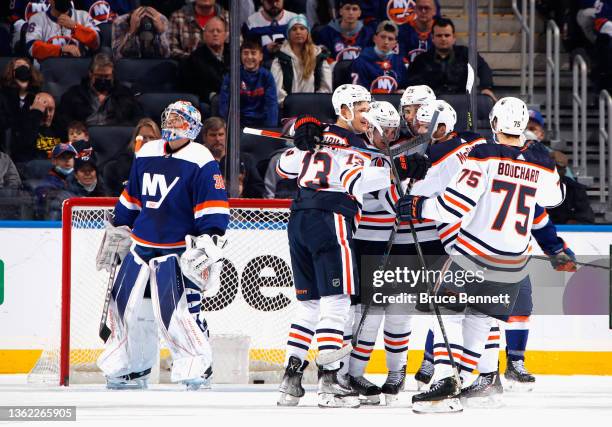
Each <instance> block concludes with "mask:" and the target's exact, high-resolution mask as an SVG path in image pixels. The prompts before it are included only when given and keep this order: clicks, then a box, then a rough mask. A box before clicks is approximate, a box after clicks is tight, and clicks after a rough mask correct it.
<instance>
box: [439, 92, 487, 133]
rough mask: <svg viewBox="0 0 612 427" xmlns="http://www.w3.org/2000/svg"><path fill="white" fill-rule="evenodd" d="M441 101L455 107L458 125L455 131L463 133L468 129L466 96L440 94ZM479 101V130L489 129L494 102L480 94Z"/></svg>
mask: <svg viewBox="0 0 612 427" xmlns="http://www.w3.org/2000/svg"><path fill="white" fill-rule="evenodd" d="M438 98H439V99H443V100H445V101H446V102H448V103H449V104H451V105H452V106H453V108H454V109H455V111H456V112H457V124H456V125H455V130H458V131H463V130H466V129H467V112H468V100H467V97H466V96H465V95H464V94H440V95H438ZM477 100H478V122H477V124H476V126H477V127H478V128H484V129H486V128H488V127H489V112H490V111H491V108H493V100H492V99H491V98H489V97H488V96H486V95H481V94H479V95H478V96H477Z"/></svg>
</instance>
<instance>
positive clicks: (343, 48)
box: [317, 22, 374, 62]
mask: <svg viewBox="0 0 612 427" xmlns="http://www.w3.org/2000/svg"><path fill="white" fill-rule="evenodd" d="M373 35H374V31H373V30H372V28H371V27H369V26H361V29H360V30H358V31H356V32H355V33H354V34H353V35H352V36H347V35H345V34H342V32H341V31H340V25H339V24H338V23H337V22H330V23H329V24H328V25H326V26H325V27H323V29H322V30H321V31H320V32H319V34H318V37H317V42H318V43H319V44H322V45H323V46H325V47H326V48H327V50H329V52H331V57H330V58H329V62H333V61H352V60H354V59H355V58H357V57H358V56H359V53H361V50H362V49H363V48H365V47H368V46H371V45H372V36H373Z"/></svg>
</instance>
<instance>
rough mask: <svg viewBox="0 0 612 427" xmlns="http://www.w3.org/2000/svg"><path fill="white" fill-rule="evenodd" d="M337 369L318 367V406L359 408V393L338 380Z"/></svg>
mask: <svg viewBox="0 0 612 427" xmlns="http://www.w3.org/2000/svg"><path fill="white" fill-rule="evenodd" d="M338 371H339V369H334V370H323V369H321V368H319V391H318V393H319V407H321V408H359V405H360V403H359V394H358V393H357V392H356V391H354V390H353V389H351V388H350V387H346V386H343V385H342V384H340V382H339V381H338Z"/></svg>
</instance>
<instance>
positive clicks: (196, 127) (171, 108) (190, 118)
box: [161, 101, 202, 142]
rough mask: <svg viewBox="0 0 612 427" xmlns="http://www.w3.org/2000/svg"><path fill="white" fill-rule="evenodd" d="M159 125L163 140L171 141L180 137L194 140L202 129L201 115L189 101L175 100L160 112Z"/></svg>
mask: <svg viewBox="0 0 612 427" xmlns="http://www.w3.org/2000/svg"><path fill="white" fill-rule="evenodd" d="M161 125H162V131H161V137H162V139H163V140H164V141H167V142H172V141H176V140H177V139H182V138H187V139H190V140H194V139H196V138H197V136H198V135H199V134H200V130H201V129H202V117H201V115H200V112H199V111H198V110H197V108H195V107H194V106H193V105H191V103H190V102H187V101H176V102H173V103H172V104H170V105H168V107H166V109H165V110H164V112H163V113H162V117H161Z"/></svg>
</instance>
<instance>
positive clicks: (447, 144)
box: [427, 134, 463, 163]
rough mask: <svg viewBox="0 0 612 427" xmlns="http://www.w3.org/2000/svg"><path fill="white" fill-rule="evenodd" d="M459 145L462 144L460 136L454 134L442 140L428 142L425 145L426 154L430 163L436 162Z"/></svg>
mask: <svg viewBox="0 0 612 427" xmlns="http://www.w3.org/2000/svg"><path fill="white" fill-rule="evenodd" d="M461 145H463V140H462V139H461V137H460V136H458V135H456V134H455V135H453V137H452V138H451V139H448V140H446V141H444V142H438V143H435V144H429V146H428V147H427V156H428V157H429V159H430V160H431V161H432V163H436V162H437V161H439V160H441V159H443V158H444V157H445V156H446V155H447V154H449V153H452V152H453V151H455V150H456V149H457V148H459V147H460V146H461Z"/></svg>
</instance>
